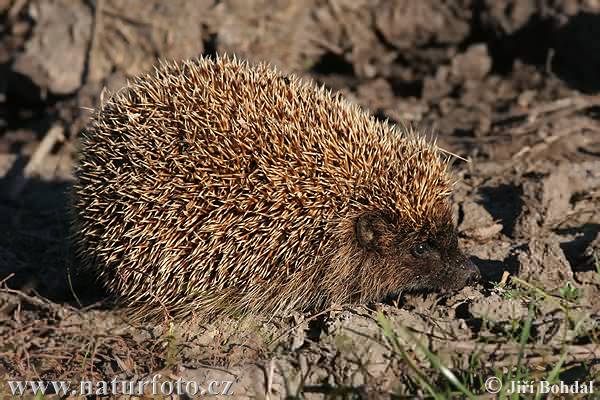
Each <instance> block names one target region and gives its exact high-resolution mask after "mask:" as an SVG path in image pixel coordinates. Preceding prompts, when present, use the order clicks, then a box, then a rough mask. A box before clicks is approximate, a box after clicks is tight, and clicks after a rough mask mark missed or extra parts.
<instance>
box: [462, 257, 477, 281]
mask: <svg viewBox="0 0 600 400" xmlns="http://www.w3.org/2000/svg"><path fill="white" fill-rule="evenodd" d="M463 257H464V259H463V260H462V262H461V264H460V266H459V269H460V271H461V272H462V276H463V279H464V284H465V286H471V285H474V284H476V283H477V282H479V281H480V280H481V272H479V268H477V265H475V263H473V261H471V260H470V259H469V257H467V256H463Z"/></svg>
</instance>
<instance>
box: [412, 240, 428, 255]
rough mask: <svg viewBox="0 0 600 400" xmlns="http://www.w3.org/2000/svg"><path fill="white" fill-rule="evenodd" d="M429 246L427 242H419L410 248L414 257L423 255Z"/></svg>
mask: <svg viewBox="0 0 600 400" xmlns="http://www.w3.org/2000/svg"><path fill="white" fill-rule="evenodd" d="M430 249H431V248H430V247H429V245H428V244H427V243H419V244H418V245H416V246H415V247H413V248H412V250H411V253H412V255H413V256H415V257H423V256H424V255H425V254H426V253H428V252H429V250H430Z"/></svg>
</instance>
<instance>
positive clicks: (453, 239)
mask: <svg viewBox="0 0 600 400" xmlns="http://www.w3.org/2000/svg"><path fill="white" fill-rule="evenodd" d="M445 219H446V220H445V221H442V222H441V223H438V224H436V227H435V228H429V229H424V230H423V231H421V232H402V231H399V230H398V228H397V227H396V226H394V225H395V224H393V223H391V222H390V219H389V218H386V217H385V216H382V215H380V214H378V213H368V214H364V215H363V216H361V217H359V218H358V219H357V221H356V226H355V228H356V230H355V233H356V239H357V241H358V243H359V245H360V247H361V248H362V250H363V251H364V252H365V256H366V262H365V264H369V265H372V266H374V267H376V270H377V271H378V272H377V273H378V274H379V273H381V279H382V282H383V284H381V287H382V289H383V288H385V289H384V290H385V291H387V293H381V294H382V295H384V296H386V295H392V294H395V293H398V292H400V291H402V290H406V289H433V290H459V289H462V288H463V287H465V286H468V285H471V284H474V283H476V282H477V281H479V280H480V279H481V275H480V273H479V269H478V268H477V266H475V264H473V263H472V262H471V261H470V260H469V258H468V257H466V256H465V255H464V254H463V253H462V252H461V250H460V249H459V248H458V240H457V235H456V229H455V228H454V226H453V224H452V222H451V219H450V216H449V215H448V216H447V217H446V218H445Z"/></svg>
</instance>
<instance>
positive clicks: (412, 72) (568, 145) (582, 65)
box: [0, 0, 600, 399]
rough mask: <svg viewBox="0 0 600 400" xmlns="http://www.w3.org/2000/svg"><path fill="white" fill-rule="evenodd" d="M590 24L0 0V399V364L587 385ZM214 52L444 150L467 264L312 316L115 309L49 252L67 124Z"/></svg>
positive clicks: (273, 7)
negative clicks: (302, 82)
mask: <svg viewBox="0 0 600 400" xmlns="http://www.w3.org/2000/svg"><path fill="white" fill-rule="evenodd" d="M598 37H600V2H598V1H597V0H579V1H576V0H566V1H562V2H559V1H553V0H536V1H534V0H519V1H510V0H503V1H487V0H456V1H443V2H439V1H436V0H420V1H418V2H417V1H410V0H399V1H384V0H378V1H366V0H358V1H353V0H328V1H327V0H313V1H305V2H287V1H235V0H229V1H226V0H225V1H214V2H213V1H209V0H200V1H192V0H189V1H188V0H173V1H159V0H134V1H125V0H96V1H92V0H90V1H75V0H0V38H1V39H0V282H1V286H2V288H1V290H0V385H3V386H0V398H3V397H2V396H3V395H2V393H9V391H8V388H7V385H6V381H8V380H15V379H36V380H37V379H43V380H57V379H62V380H67V381H70V382H79V381H80V380H82V379H93V380H106V381H111V380H112V379H114V378H117V379H122V380H128V379H144V378H147V377H152V376H154V375H156V374H161V375H162V379H177V378H185V379H187V380H196V381H198V382H207V381H210V380H213V379H214V380H221V381H235V382H234V384H233V386H232V388H233V393H234V397H236V398H270V399H276V398H306V399H321V398H361V399H367V398H369V399H371V398H414V397H431V396H433V395H432V393H437V394H438V395H439V396H441V397H438V398H460V397H461V396H466V397H468V396H469V395H468V394H465V393H473V394H474V395H475V396H477V395H482V396H485V395H486V389H485V385H484V382H485V380H486V378H488V377H490V376H498V377H500V378H501V379H502V380H504V381H505V382H507V381H509V380H510V379H511V378H510V377H511V376H512V377H513V378H514V377H521V378H523V379H525V380H527V379H528V380H540V379H546V378H548V377H551V378H553V379H560V380H563V381H565V382H567V383H572V382H574V381H590V380H596V381H597V382H598V385H597V386H598V388H597V391H600V380H598V377H599V375H600V366H599V362H598V361H599V360H600V345H599V343H600V325H599V322H600V302H599V301H598V298H599V296H600V122H599V121H600V95H598V92H599V90H600V74H599V73H598V71H600V41H599V40H598ZM225 52H226V53H229V54H236V55H238V56H240V57H242V58H246V59H249V60H251V61H269V62H271V63H272V64H274V65H276V66H277V67H279V68H280V69H282V70H284V71H290V72H295V73H297V74H300V75H302V76H306V77H307V78H311V79H314V80H316V81H317V82H319V83H322V84H324V85H325V86H327V87H330V88H332V89H335V90H339V91H341V92H342V93H343V94H344V95H345V96H347V97H348V98H349V99H350V100H352V101H354V102H356V103H358V104H360V105H362V106H364V107H366V108H368V109H369V110H371V111H372V113H373V114H374V115H375V116H376V117H378V118H382V119H389V121H390V122H391V123H405V124H412V125H413V126H416V127H418V128H419V129H421V130H423V131H424V132H428V133H432V134H434V135H436V136H437V138H438V142H439V144H440V145H441V146H442V147H444V148H445V149H447V150H449V151H450V152H452V153H454V154H456V155H458V156H460V158H457V159H456V161H455V162H454V164H453V169H454V171H455V173H456V174H457V175H458V176H459V177H460V183H459V184H457V186H456V188H455V192H454V195H453V196H454V201H455V204H456V209H455V214H456V221H457V224H458V229H459V232H460V241H461V244H462V246H463V247H464V249H465V250H466V251H467V252H468V253H469V254H470V255H471V256H472V260H473V261H474V262H475V263H476V264H477V265H478V266H479V268H480V270H481V272H482V275H483V278H484V279H483V282H482V284H480V285H478V286H477V287H474V288H465V289H464V290H462V291H460V292H458V293H446V294H435V293H429V294H423V293H412V294H411V293H406V294H403V295H402V296H401V297H400V298H399V299H398V301H397V302H395V303H390V304H370V305H344V306H340V307H339V308H336V309H331V310H328V311H326V312H324V313H322V314H317V315H312V314H306V315H304V314H299V313H298V314H296V315H288V316H276V317H271V318H267V317H265V318H264V319H262V320H261V319H253V320H241V321H240V320H222V321H215V322H214V323H212V324H210V325H200V324H198V323H194V322H192V321H190V322H187V323H185V324H184V323H175V324H173V323H170V322H169V321H165V322H164V323H163V324H158V325H156V324H152V325H150V324H147V325H144V324H137V323H132V322H131V321H128V320H127V319H126V318H125V317H124V313H123V312H122V310H119V309H115V307H113V306H112V305H111V302H110V301H108V300H106V295H105V294H104V293H103V292H102V290H101V289H100V288H98V285H97V284H95V283H92V281H90V280H89V277H84V276H81V275H79V274H78V273H77V266H76V265H71V262H70V261H69V260H70V253H71V250H70V245H69V238H68V234H67V212H68V207H69V206H68V198H67V196H66V194H65V193H66V190H67V189H68V188H69V185H70V184H71V182H72V165H73V160H74V158H75V155H76V149H77V143H78V136H79V132H80V130H81V129H82V127H83V126H84V125H85V123H86V121H87V119H88V118H89V115H90V109H92V108H93V107H94V106H95V105H96V104H98V102H99V100H100V98H101V97H102V96H103V88H105V87H106V88H109V89H115V88H119V87H120V86H122V85H124V84H125V82H126V80H127V78H128V77H132V76H135V75H137V74H140V73H143V72H145V71H149V70H151V68H152V66H153V65H155V64H156V63H157V60H158V59H182V58H189V57H197V56H199V55H201V54H204V55H214V54H221V53H225ZM445 371H451V374H453V376H455V377H456V378H457V379H458V381H460V382H462V385H463V386H464V387H465V390H466V391H465V390H462V389H460V387H458V386H457V385H456V384H453V383H452V379H450V378H449V377H448V373H447V372H445ZM597 395H598V394H597ZM598 396H600V395H598ZM192 397H193V396H192ZM90 398H93V397H90ZM148 398H150V397H148ZM183 398H186V397H185V396H184V397H183ZM229 398H230V397H229ZM484 398H495V397H493V395H489V397H484ZM583 398H586V396H583ZM589 398H592V396H591V395H590V397H589Z"/></svg>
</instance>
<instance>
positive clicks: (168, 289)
mask: <svg viewBox="0 0 600 400" xmlns="http://www.w3.org/2000/svg"><path fill="white" fill-rule="evenodd" d="M448 159H449V157H448V156H443V152H442V151H441V150H440V149H439V148H438V147H436V145H435V144H434V143H429V142H427V141H426V140H425V139H423V138H422V137H419V136H418V135H417V134H416V133H415V132H412V131H409V130H406V129H403V130H401V129H400V128H398V127H395V126H391V125H389V124H387V123H384V122H380V121H376V120H375V119H374V118H373V117H372V116H370V115H369V113H368V112H366V111H364V110H361V109H360V108H359V107H358V106H356V105H353V104H351V103H349V102H348V101H346V100H345V99H343V98H342V97H341V96H340V95H339V94H332V93H331V91H329V90H326V89H324V88H323V87H317V86H315V85H314V84H310V83H305V82H303V81H301V80H300V79H298V78H297V77H295V76H293V75H283V74H281V73H279V72H277V71H276V70H274V69H273V68H271V67H269V66H268V65H266V64H260V65H249V64H248V63H246V62H242V61H239V60H236V59H235V58H230V57H217V58H216V59H207V58H200V59H197V60H192V61H186V62H183V63H167V64H162V65H161V66H160V67H158V68H157V69H156V70H155V71H154V73H153V74H150V75H147V76H145V77H141V78H138V79H136V80H135V81H133V82H132V83H130V84H129V85H128V86H127V87H126V88H123V89H122V90H120V91H118V92H116V93H114V94H113V95H112V96H111V97H110V98H109V99H108V100H107V101H105V102H104V103H103V104H101V105H100V107H99V109H98V110H97V112H96V113H95V115H94V116H93V118H92V121H91V122H90V124H89V125H88V126H87V128H86V129H85V130H84V132H83V138H82V143H81V152H80V159H79V161H78V165H77V168H76V179H77V181H76V184H75V185H74V188H73V199H74V207H73V219H72V229H73V235H74V238H75V241H76V254H77V257H78V259H79V260H80V264H81V265H82V267H88V268H91V269H92V270H93V271H94V273H95V274H96V275H97V276H98V278H99V279H100V281H101V282H102V283H103V284H104V285H105V286H106V288H107V289H108V291H109V292H110V293H113V294H115V295H117V297H118V298H119V299H121V301H122V302H123V304H125V305H126V306H129V307H130V308H131V310H133V311H134V313H133V314H134V315H138V316H143V317H146V318H157V317H159V316H161V315H163V314H164V313H165V312H166V313H168V314H169V315H171V316H175V317H181V316H184V315H188V314H190V313H193V314H195V315H197V316H199V317H201V318H206V319H210V318H213V317H215V316H222V315H244V314H259V313H270V314H281V313H285V312H287V311H290V310H292V309H295V310H307V309H322V308H325V307H328V306H329V305H331V304H341V303H347V302H371V301H381V300H382V299H384V298H386V297H388V296H390V295H393V294H397V293H399V292H400V291H403V290H412V289H434V290H440V289H445V290H455V289H460V288H462V287H464V286H465V285H468V284H470V283H472V282H474V281H477V280H479V277H480V275H479V271H478V269H477V267H476V266H475V265H474V264H472V263H471V262H470V261H469V259H468V258H467V257H466V256H465V255H464V254H463V253H462V252H461V251H460V249H459V248H458V242H457V236H456V230H455V227H454V226H453V223H452V218H451V204H450V199H449V197H450V194H451V187H452V183H453V179H452V177H451V175H450V173H449V171H448Z"/></svg>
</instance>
